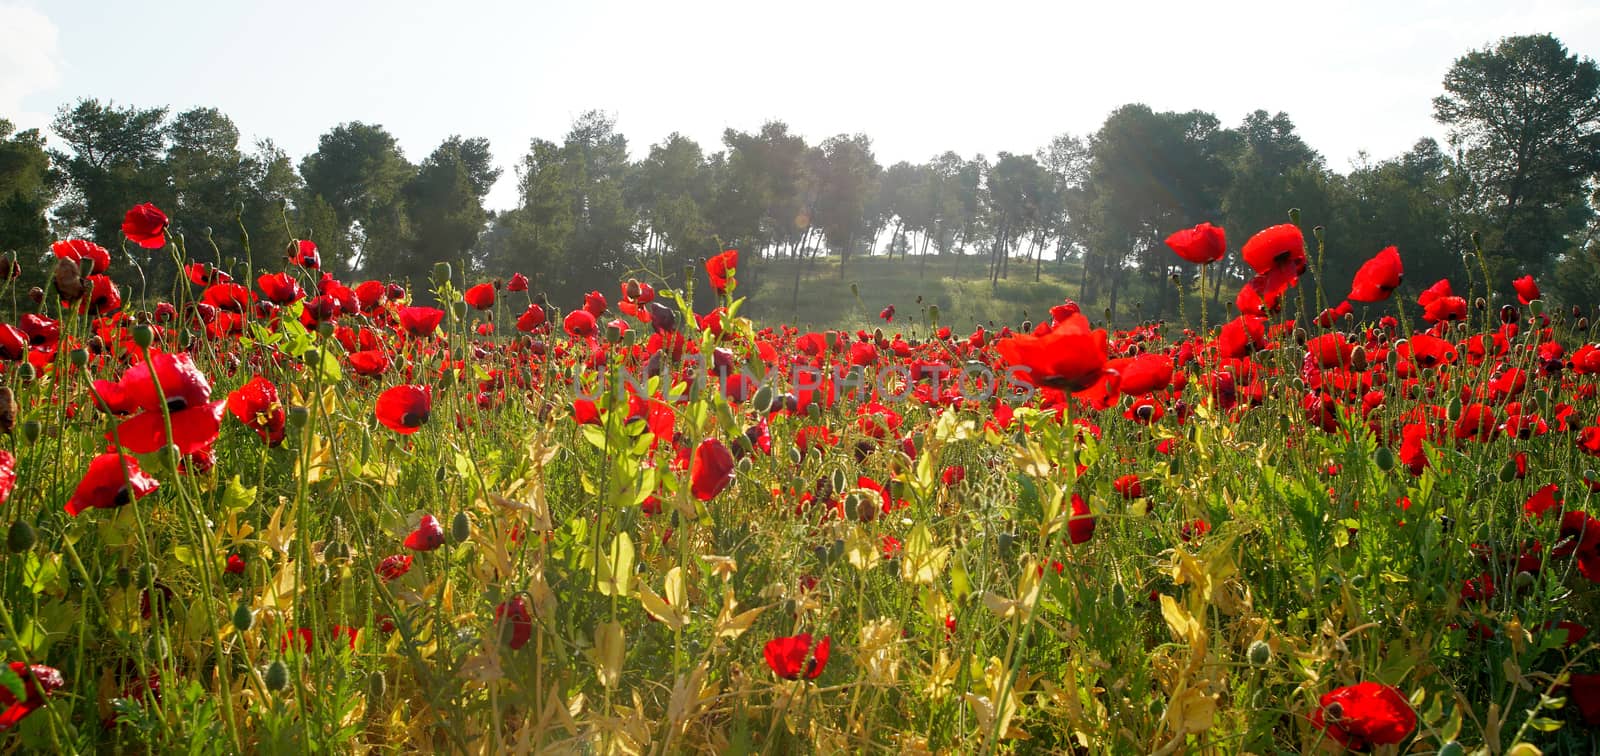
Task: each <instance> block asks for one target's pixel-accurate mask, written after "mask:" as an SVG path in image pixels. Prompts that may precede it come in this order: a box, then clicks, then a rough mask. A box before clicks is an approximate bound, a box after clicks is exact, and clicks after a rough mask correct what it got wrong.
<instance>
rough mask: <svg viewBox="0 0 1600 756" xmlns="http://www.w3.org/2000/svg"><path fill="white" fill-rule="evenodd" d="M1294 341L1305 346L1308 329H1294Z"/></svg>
mask: <svg viewBox="0 0 1600 756" xmlns="http://www.w3.org/2000/svg"><path fill="white" fill-rule="evenodd" d="M1294 343H1296V344H1299V345H1300V346H1305V345H1306V329H1304V328H1296V329H1294Z"/></svg>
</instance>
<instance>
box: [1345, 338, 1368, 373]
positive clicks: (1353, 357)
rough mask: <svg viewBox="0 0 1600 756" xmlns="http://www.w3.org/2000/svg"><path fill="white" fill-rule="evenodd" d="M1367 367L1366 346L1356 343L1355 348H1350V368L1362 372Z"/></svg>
mask: <svg viewBox="0 0 1600 756" xmlns="http://www.w3.org/2000/svg"><path fill="white" fill-rule="evenodd" d="M1368 367H1370V365H1369V364H1368V363H1367V348H1366V347H1364V346H1360V345H1357V346H1356V348H1355V349H1352V350H1350V369H1351V370H1354V371H1356V372H1358V373H1364V372H1366V371H1367V368H1368Z"/></svg>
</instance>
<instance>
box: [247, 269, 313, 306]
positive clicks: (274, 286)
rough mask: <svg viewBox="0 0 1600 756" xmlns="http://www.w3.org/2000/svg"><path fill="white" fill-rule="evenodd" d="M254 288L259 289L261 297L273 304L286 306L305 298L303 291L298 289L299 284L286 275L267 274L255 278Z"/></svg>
mask: <svg viewBox="0 0 1600 756" xmlns="http://www.w3.org/2000/svg"><path fill="white" fill-rule="evenodd" d="M256 287H257V288H260V289H261V296H263V297H266V298H267V301H269V302H273V303H275V304H280V305H286V304H289V303H291V302H295V301H298V300H300V299H302V298H304V297H305V295H306V293H305V290H303V289H301V288H300V282H299V281H296V280H295V279H294V276H291V275H289V274H288V273H269V274H263V275H261V276H260V277H258V278H256Z"/></svg>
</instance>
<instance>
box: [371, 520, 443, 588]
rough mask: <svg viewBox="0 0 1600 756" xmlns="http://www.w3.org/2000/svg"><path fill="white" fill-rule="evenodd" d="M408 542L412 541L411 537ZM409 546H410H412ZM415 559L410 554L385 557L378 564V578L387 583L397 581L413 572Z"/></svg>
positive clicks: (441, 533)
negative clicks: (412, 567)
mask: <svg viewBox="0 0 1600 756" xmlns="http://www.w3.org/2000/svg"><path fill="white" fill-rule="evenodd" d="M440 535H441V536H442V535H443V531H440ZM407 540H410V538H409V536H408V537H407ZM407 545H408V546H409V545H410V544H407ZM414 558H415V557H412V556H411V555H410V554H394V555H392V556H387V557H384V558H383V561H381V562H379V563H378V567H377V569H375V570H374V572H377V573H378V577H381V578H383V582H385V583H387V582H389V581H390V580H397V579H399V578H400V576H402V575H404V574H406V573H407V572H409V571H410V570H411V560H412V559H414Z"/></svg>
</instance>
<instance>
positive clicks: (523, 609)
mask: <svg viewBox="0 0 1600 756" xmlns="http://www.w3.org/2000/svg"><path fill="white" fill-rule="evenodd" d="M494 621H495V622H503V623H505V624H503V625H501V635H500V638H501V639H502V640H504V641H505V644H506V645H507V646H510V647H511V650H512V651H516V650H517V649H519V648H522V647H523V646H526V645H528V639H529V638H532V637H533V613H532V612H529V611H528V602H527V601H526V600H524V599H523V598H522V597H521V596H513V597H511V600H510V601H502V602H500V604H499V605H498V606H496V607H495V608H494Z"/></svg>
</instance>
